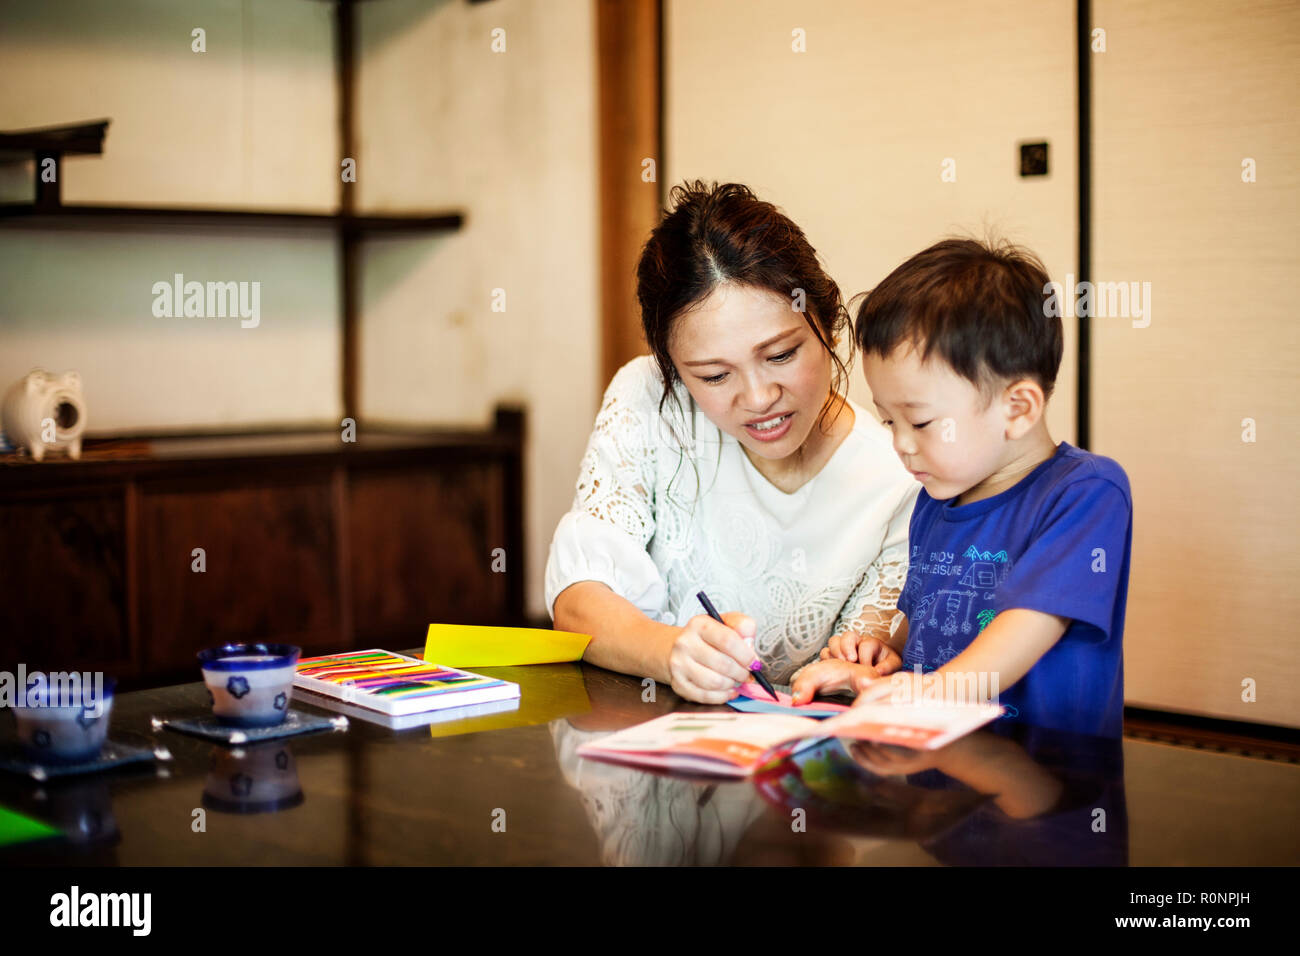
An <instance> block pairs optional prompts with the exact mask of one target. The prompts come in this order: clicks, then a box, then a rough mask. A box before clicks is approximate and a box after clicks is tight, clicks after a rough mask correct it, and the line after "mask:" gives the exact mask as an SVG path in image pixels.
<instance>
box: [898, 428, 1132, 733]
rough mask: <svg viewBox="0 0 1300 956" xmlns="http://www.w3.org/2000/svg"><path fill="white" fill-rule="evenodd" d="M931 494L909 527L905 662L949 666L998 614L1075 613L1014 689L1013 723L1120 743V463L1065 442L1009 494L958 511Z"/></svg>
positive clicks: (925, 667) (1123, 567) (1124, 563)
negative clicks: (1015, 610) (1012, 611)
mask: <svg viewBox="0 0 1300 956" xmlns="http://www.w3.org/2000/svg"><path fill="white" fill-rule="evenodd" d="M956 500H957V499H956V498H951V499H948V500H945V501H938V500H936V499H934V498H931V497H930V496H929V495H928V494H927V493H926V492H925V490H924V489H922V491H921V493H920V495H919V496H918V497H917V501H916V508H915V510H914V511H913V512H912V522H911V526H910V531H909V541H910V545H911V560H910V562H909V565H908V569H907V583H906V585H905V586H904V587H903V593H902V596H901V597H900V598H899V601H898V608H899V610H901V611H902V612H903V613H904V614H906V615H907V626H908V631H907V646H906V647H905V648H904V651H903V667H904V668H906V669H908V670H914V669H916V668H917V667H918V666H919V667H920V669H921V670H922V672H925V671H931V670H934V669H936V668H938V667H940V666H942V665H943V664H945V663H947V662H948V661H950V660H952V659H953V658H954V657H956V656H957V655H958V654H960V653H961V652H962V651H964V650H965V649H966V648H967V646H968V645H969V644H970V643H971V641H973V640H974V639H975V637H976V636H977V635H978V634H979V632H980V631H982V630H984V628H985V627H987V626H988V624H989V622H990V621H992V620H993V618H994V617H995V616H996V615H997V614H999V613H1001V612H1002V611H1005V610H1009V609H1012V608H1027V609H1029V610H1033V611H1042V612H1043V613H1045V614H1056V615H1059V616H1060V617H1064V618H1069V619H1070V624H1069V627H1068V628H1066V631H1065V633H1064V634H1063V635H1062V636H1061V639H1060V640H1059V641H1057V642H1056V643H1055V644H1054V645H1052V647H1051V649H1050V650H1048V652H1047V653H1046V654H1044V655H1043V656H1042V657H1041V658H1039V660H1038V662H1037V663H1036V664H1034V666H1033V667H1032V668H1031V669H1030V671H1029V673H1027V674H1026V675H1025V676H1024V677H1022V678H1021V679H1020V680H1019V681H1017V682H1016V684H1015V685H1013V686H1012V687H1000V688H999V690H1000V695H999V702H1000V703H1001V704H1003V705H1004V706H1005V707H1006V708H1007V714H1006V716H1007V717H1010V718H1011V719H1015V720H1021V721H1024V722H1026V723H1028V724H1032V725H1034V726H1039V727H1051V728H1055V729H1058V730H1066V731H1072V732H1074V733H1083V734H1096V735H1099V736H1107V737H1118V736H1120V734H1121V733H1122V731H1123V721H1124V658H1123V655H1122V652H1121V646H1120V641H1121V639H1122V637H1123V634H1124V606H1125V602H1126V601H1127V599H1128V568H1129V551H1130V547H1131V544H1132V538H1133V503H1132V496H1131V495H1130V493H1129V485H1128V476H1127V475H1125V474H1124V469H1122V468H1121V467H1120V466H1119V465H1118V463H1116V462H1115V461H1113V460H1112V459H1110V458H1105V457H1103V456H1101V455H1094V454H1092V453H1091V452H1086V451H1082V450H1081V449H1078V448H1075V447H1073V446H1072V445H1070V444H1069V443H1067V442H1061V443H1060V444H1059V445H1058V446H1057V448H1056V453H1055V454H1054V455H1053V456H1052V457H1051V458H1049V459H1047V461H1044V462H1042V463H1040V464H1039V465H1038V467H1036V468H1035V469H1034V470H1033V471H1031V472H1030V473H1029V474H1028V475H1027V476H1026V477H1024V478H1023V479H1021V480H1020V481H1019V482H1017V483H1016V484H1015V485H1013V486H1012V487H1010V488H1008V489H1007V490H1006V491H1003V492H1001V493H999V494H996V495H994V496H993V497H991V498H985V499H984V500H983V501H975V502H972V503H970V504H966V505H960V506H959V505H957V504H956V503H955V502H956Z"/></svg>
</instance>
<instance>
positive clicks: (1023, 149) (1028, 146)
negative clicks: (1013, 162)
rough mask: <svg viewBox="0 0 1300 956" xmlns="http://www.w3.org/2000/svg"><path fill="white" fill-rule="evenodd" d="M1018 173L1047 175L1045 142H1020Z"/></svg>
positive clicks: (1022, 174) (1023, 174)
mask: <svg viewBox="0 0 1300 956" xmlns="http://www.w3.org/2000/svg"><path fill="white" fill-rule="evenodd" d="M1020 175H1021V176H1046V175H1047V144H1046V143H1021V144H1020Z"/></svg>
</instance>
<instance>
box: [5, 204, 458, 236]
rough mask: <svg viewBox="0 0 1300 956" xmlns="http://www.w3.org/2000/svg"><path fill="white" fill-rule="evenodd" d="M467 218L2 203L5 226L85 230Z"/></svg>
mask: <svg viewBox="0 0 1300 956" xmlns="http://www.w3.org/2000/svg"><path fill="white" fill-rule="evenodd" d="M464 223H465V214H464V213H463V212H460V211H459V210H449V211H443V212H430V213H402V214H384V213H377V214H374V215H364V214H362V215H355V214H354V215H348V214H339V213H306V212H277V211H273V210H266V211H261V210H251V209H205V208H198V207H187V206H174V207H152V206H101V205H75V206H70V205H59V206H57V207H54V208H43V207H41V206H38V205H37V204H36V203H0V225H5V226H11V227H26V228H32V229H85V228H93V227H96V226H100V227H104V228H110V227H111V228H113V229H120V228H123V227H133V226H134V227H139V228H145V229H152V228H157V227H160V226H182V227H195V226H198V227H204V228H213V227H216V228H223V227H227V228H230V227H241V226H251V227H254V228H259V229H264V228H267V227H271V228H276V227H286V228H324V229H340V230H342V231H343V232H345V233H348V234H352V235H374V234H392V233H430V232H450V231H454V230H456V229H459V228H461V226H463V225H464Z"/></svg>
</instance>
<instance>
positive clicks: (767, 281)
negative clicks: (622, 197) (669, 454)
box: [636, 180, 852, 422]
mask: <svg viewBox="0 0 1300 956" xmlns="http://www.w3.org/2000/svg"><path fill="white" fill-rule="evenodd" d="M636 277H637V284H636V295H637V300H638V301H639V302H640V304H641V324H642V327H643V328H644V329H645V338H646V343H647V344H648V345H649V346H650V352H651V354H653V355H654V357H655V361H656V362H657V363H658V365H659V371H660V373H661V374H662V375H663V380H664V393H663V396H662V397H661V398H660V400H659V410H660V412H661V413H662V412H663V407H664V403H665V402H666V401H668V398H669V396H670V395H672V394H673V385H674V384H675V383H676V382H677V381H678V375H677V368H676V366H674V365H673V361H672V359H671V358H670V357H669V355H668V343H669V341H670V340H671V338H672V329H673V323H674V322H675V321H676V319H677V317H678V316H680V315H681V314H682V313H683V312H684V311H686V310H687V309H689V308H691V307H692V306H694V305H696V304H698V303H700V302H702V301H703V300H704V299H706V298H708V297H709V295H710V293H712V292H713V290H714V289H716V288H717V287H718V286H720V285H723V284H725V283H734V284H736V285H744V286H750V287H752V288H755V289H765V290H767V291H769V292H772V293H774V294H776V295H778V296H780V297H781V298H783V299H786V300H787V301H791V302H792V304H793V302H794V301H796V300H795V299H794V298H792V297H795V296H798V294H799V290H802V292H803V296H802V298H803V305H804V306H805V308H804V321H806V322H807V323H808V327H809V328H810V329H812V330H813V334H814V335H816V336H817V339H818V341H819V342H821V344H822V348H824V349H826V351H827V352H829V353H830V355H831V358H832V360H833V361H834V365H835V369H836V372H835V378H834V381H833V383H832V392H834V393H841V394H842V393H843V392H844V389H845V387H846V386H847V384H848V368H847V366H846V365H845V363H844V362H843V361H842V360H841V359H840V357H839V355H838V354H837V353H836V351H835V345H834V341H835V337H836V335H837V334H838V333H839V332H840V330H842V329H844V328H846V327H847V326H848V320H849V315H848V310H846V309H845V307H844V302H843V299H842V298H841V297H840V288H839V286H838V285H836V284H835V283H834V282H833V281H832V280H831V278H830V276H828V275H827V274H826V272H825V271H824V270H823V269H822V267H821V263H820V262H818V260H817V252H816V250H815V249H813V247H812V246H811V245H810V244H809V242H808V239H807V238H806V237H805V236H804V234H803V230H802V229H800V228H799V227H798V226H796V225H795V224H794V223H793V222H791V221H790V219H789V218H787V217H786V215H785V214H784V213H782V212H781V211H780V210H779V209H777V208H776V206H774V205H772V204H771V203H769V202H763V201H761V200H760V199H758V198H757V197H756V196H755V195H754V193H753V192H752V191H751V190H750V188H749V187H748V186H742V185H740V184H739V183H723V184H722V185H717V184H713V185H708V184H706V183H704V182H703V181H700V180H696V181H694V182H686V183H681V184H680V185H677V186H674V187H673V189H672V192H671V193H670V194H669V208H668V210H667V211H666V212H665V215H664V218H663V220H662V221H661V222H660V223H659V225H658V226H656V227H655V228H654V230H653V231H652V232H651V233H650V238H649V239H648V240H647V241H646V244H645V247H644V248H643V249H642V251H641V261H640V262H639V263H638V265H637V270H636ZM851 361H852V354H851V353H850V362H851ZM831 405H832V396H831V395H828V396H827V399H826V404H825V405H823V406H822V410H821V414H820V415H819V416H818V422H821V421H822V419H823V418H825V415H826V412H827V411H828V410H829V409H830V407H831ZM841 407H842V406H841ZM837 414H838V412H837Z"/></svg>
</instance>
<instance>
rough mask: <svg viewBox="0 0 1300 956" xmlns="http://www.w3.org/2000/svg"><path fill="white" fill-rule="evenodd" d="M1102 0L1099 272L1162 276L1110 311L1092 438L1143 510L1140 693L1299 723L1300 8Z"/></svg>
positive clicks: (1097, 120) (1097, 64)
mask: <svg viewBox="0 0 1300 956" xmlns="http://www.w3.org/2000/svg"><path fill="white" fill-rule="evenodd" d="M1093 7H1094V14H1093V23H1094V26H1095V27H1098V28H1101V29H1104V30H1105V41H1106V50H1105V52H1104V53H1100V52H1098V53H1094V54H1093V60H1092V63H1093V75H1094V91H1095V96H1094V108H1095V112H1094V157H1095V163H1094V179H1093V183H1094V191H1095V199H1094V206H1093V208H1094V212H1095V218H1094V250H1095V252H1094V257H1093V264H1094V270H1093V271H1094V277H1095V278H1096V279H1097V280H1100V281H1114V282H1139V283H1147V282H1149V283H1150V290H1151V291H1150V306H1151V308H1150V312H1149V316H1146V317H1143V318H1141V319H1136V318H1129V317H1117V318H1106V319H1102V318H1097V319H1094V320H1093V328H1094V332H1093V343H1094V345H1093V363H1094V369H1095V371H1094V378H1093V397H1092V408H1093V414H1094V426H1093V448H1094V450H1096V451H1098V452H1101V453H1103V454H1106V455H1110V456H1112V457H1114V458H1116V459H1118V460H1119V462H1120V463H1121V464H1123V466H1124V467H1125V469H1127V471H1128V474H1129V477H1130V479H1131V481H1132V484H1133V496H1134V503H1135V512H1136V519H1135V526H1134V545H1133V546H1134V559H1135V560H1134V566H1133V573H1132V579H1131V582H1130V588H1131V590H1130V595H1129V618H1128V627H1127V632H1126V639H1125V643H1126V645H1127V649H1126V661H1127V675H1126V676H1127V696H1128V700H1129V703H1131V704H1138V705H1143V706H1151V707H1158V708H1162V709H1168V710H1176V711H1186V712H1191V713H1198V714H1207V715H1213V716H1218V717H1226V718H1232V719H1236V720H1249V721H1260V722H1267V723H1278V724H1288V725H1291V726H1300V694H1298V693H1297V689H1296V688H1297V685H1300V653H1298V652H1297V648H1300V641H1298V640H1297V637H1296V633H1295V626H1296V620H1297V618H1298V617H1300V587H1297V585H1296V576H1297V572H1300V545H1298V544H1297V532H1300V523H1298V522H1297V514H1298V513H1300V509H1298V508H1297V505H1296V501H1295V490H1296V476H1297V473H1298V472H1300V450H1297V446H1296V438H1297V432H1296V421H1297V414H1298V413H1300V407H1298V405H1297V385H1298V384H1300V382H1298V380H1297V379H1298V376H1297V371H1296V369H1297V364H1298V363H1300V331H1297V330H1300V323H1298V322H1297V318H1296V315H1295V303H1294V302H1293V301H1292V296H1293V295H1294V294H1295V283H1296V278H1297V265H1300V225H1298V223H1300V123H1298V122H1297V121H1298V120H1300V115H1298V114H1300V110H1298V107H1300V80H1298V79H1297V77H1300V73H1298V72H1297V66H1298V65H1300V6H1298V5H1296V4H1295V3H1288V2H1273V3H1266V2H1250V3H1234V4H1231V5H1224V4H1220V3H1216V2H1213V0H1193V2H1189V0H1158V2H1156V0H1148V2H1143V3H1133V2H1130V0H1094V4H1093ZM1249 180H1253V181H1249ZM1140 287H1141V286H1139V288H1140ZM1148 321H1149V324H1146V323H1147V322H1148ZM1135 323H1136V325H1135ZM1243 684H1244V686H1243ZM1252 684H1253V686H1254V693H1255V700H1254V701H1248V700H1243V692H1244V691H1246V693H1245V696H1247V697H1249V696H1250V695H1249V692H1248V691H1249V688H1250V686H1251V685H1252Z"/></svg>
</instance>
